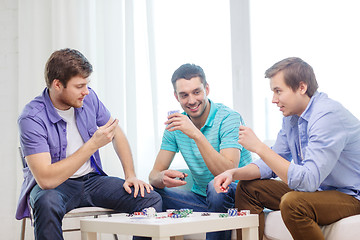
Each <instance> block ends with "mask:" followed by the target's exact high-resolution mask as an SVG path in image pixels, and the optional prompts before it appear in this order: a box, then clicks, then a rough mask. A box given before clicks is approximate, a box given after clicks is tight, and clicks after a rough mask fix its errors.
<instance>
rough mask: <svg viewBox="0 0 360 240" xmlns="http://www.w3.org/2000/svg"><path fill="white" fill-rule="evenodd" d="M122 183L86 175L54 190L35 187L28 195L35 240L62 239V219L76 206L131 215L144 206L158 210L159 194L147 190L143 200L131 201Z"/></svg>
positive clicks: (121, 181) (133, 199) (68, 181)
mask: <svg viewBox="0 0 360 240" xmlns="http://www.w3.org/2000/svg"><path fill="white" fill-rule="evenodd" d="M124 182H125V181H124V180H123V179H121V178H117V177H109V176H100V175H98V174H96V173H90V174H87V175H85V176H83V177H80V178H76V179H68V180H66V181H65V182H64V183H62V184H61V185H59V186H58V187H56V188H54V189H49V190H43V189H41V188H40V187H39V186H38V185H36V186H35V187H34V188H33V190H32V191H31V193H30V205H31V207H32V209H33V214H34V231H35V239H37V240H43V239H50V240H56V239H63V234H62V228H61V226H62V219H63V217H64V215H65V214H66V213H67V212H69V211H70V210H72V209H74V208H78V207H91V206H96V207H103V208H110V209H114V210H116V211H118V212H124V213H133V212H138V211H142V209H144V208H147V207H154V208H155V209H156V211H159V212H160V211H161V208H162V200H161V197H160V195H159V194H158V193H157V192H155V191H151V193H150V194H148V193H146V191H145V197H141V196H140V195H138V196H137V197H136V198H134V195H133V194H134V189H133V188H132V194H128V193H127V192H126V191H125V189H124V188H123V184H124Z"/></svg>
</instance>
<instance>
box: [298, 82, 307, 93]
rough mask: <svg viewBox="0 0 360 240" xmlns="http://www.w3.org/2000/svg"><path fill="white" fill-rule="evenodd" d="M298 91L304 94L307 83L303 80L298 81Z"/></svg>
mask: <svg viewBox="0 0 360 240" xmlns="http://www.w3.org/2000/svg"><path fill="white" fill-rule="evenodd" d="M299 91H300V93H301V94H306V91H307V84H306V83H305V82H303V81H301V82H300V83H299Z"/></svg>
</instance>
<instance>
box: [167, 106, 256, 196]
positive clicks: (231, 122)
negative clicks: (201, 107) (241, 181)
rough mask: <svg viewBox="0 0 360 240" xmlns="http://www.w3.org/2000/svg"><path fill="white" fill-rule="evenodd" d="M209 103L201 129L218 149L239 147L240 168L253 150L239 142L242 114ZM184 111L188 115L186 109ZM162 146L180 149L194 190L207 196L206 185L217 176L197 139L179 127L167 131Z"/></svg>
mask: <svg viewBox="0 0 360 240" xmlns="http://www.w3.org/2000/svg"><path fill="white" fill-rule="evenodd" d="M209 102H210V104H211V106H210V112H209V116H208V118H207V120H206V122H205V125H204V126H203V127H202V128H201V132H202V134H204V136H205V137H206V139H207V140H208V141H209V143H210V144H211V145H212V146H213V148H214V149H215V150H216V151H218V152H220V150H221V149H225V148H238V149H240V151H241V157H240V162H239V167H242V166H245V165H247V164H249V163H250V162H252V157H251V153H250V152H249V151H248V150H246V149H245V148H243V147H242V146H241V145H240V144H239V143H238V137H239V126H240V125H244V121H243V119H242V117H241V115H240V114H239V113H238V112H236V111H234V110H232V109H231V108H229V107H226V106H225V105H223V104H221V103H213V102H212V101H210V100H209ZM182 114H184V115H187V114H186V113H185V112H183V113H182ZM161 149H162V150H167V151H172V152H179V151H180V152H181V154H182V156H183V158H184V160H185V162H186V164H187V165H188V167H189V169H190V171H191V174H192V177H193V180H194V185H193V187H192V191H193V192H195V193H197V194H200V195H202V196H206V187H207V184H208V183H209V182H210V181H211V180H212V179H214V175H213V174H212V173H211V172H210V171H209V169H208V168H207V166H206V164H205V162H204V160H203V158H202V156H201V153H200V151H199V149H198V147H197V145H196V143H195V141H194V140H193V139H191V138H189V137H188V136H186V135H185V134H184V133H182V132H181V131H180V130H176V131H174V132H169V131H167V130H165V132H164V136H163V139H162V144H161Z"/></svg>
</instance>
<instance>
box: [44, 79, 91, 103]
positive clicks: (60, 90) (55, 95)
mask: <svg viewBox="0 0 360 240" xmlns="http://www.w3.org/2000/svg"><path fill="white" fill-rule="evenodd" d="M88 83H89V81H88V80H87V79H86V78H83V77H81V76H75V77H72V78H71V79H70V80H69V81H68V83H67V85H66V88H65V87H64V86H63V84H62V83H61V82H60V81H59V80H57V79H55V80H54V81H53V83H52V87H51V88H50V98H51V101H52V103H53V104H54V107H56V108H57V109H60V110H67V109H69V108H70V107H74V108H79V107H82V105H83V103H84V98H85V97H86V96H87V95H88V94H89V89H88V86H87V85H88Z"/></svg>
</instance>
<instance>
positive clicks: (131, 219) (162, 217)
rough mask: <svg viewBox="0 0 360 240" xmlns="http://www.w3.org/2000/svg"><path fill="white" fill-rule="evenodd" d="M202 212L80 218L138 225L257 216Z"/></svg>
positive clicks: (228, 219)
mask: <svg viewBox="0 0 360 240" xmlns="http://www.w3.org/2000/svg"><path fill="white" fill-rule="evenodd" d="M203 214H204V213H203V212H193V213H192V214H189V215H188V216H187V217H182V218H171V217H167V213H166V212H161V213H157V216H156V217H147V216H144V215H132V216H129V214H124V213H122V214H117V215H114V216H113V217H102V218H89V219H82V220H81V221H82V222H108V223H132V224H139V225H164V224H170V225H171V224H179V223H180V222H182V223H190V224H191V223H195V222H212V221H227V222H228V221H239V220H250V219H255V218H257V214H250V215H247V216H228V217H220V214H222V213H209V215H207V216H206V215H203Z"/></svg>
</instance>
